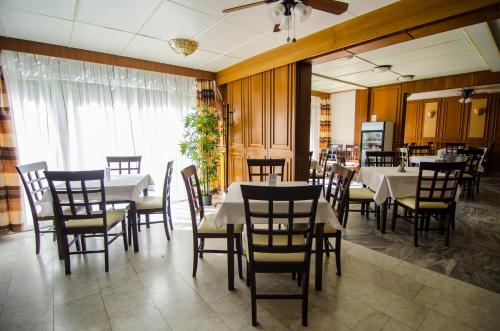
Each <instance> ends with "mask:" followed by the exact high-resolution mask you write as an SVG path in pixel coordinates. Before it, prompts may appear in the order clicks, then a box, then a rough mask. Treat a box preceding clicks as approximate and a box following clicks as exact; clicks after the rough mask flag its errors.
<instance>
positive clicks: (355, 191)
mask: <svg viewBox="0 0 500 331" xmlns="http://www.w3.org/2000/svg"><path fill="white" fill-rule="evenodd" d="M374 195H375V192H373V191H372V190H370V189H369V188H366V187H360V188H351V189H349V200H373V196H374Z"/></svg>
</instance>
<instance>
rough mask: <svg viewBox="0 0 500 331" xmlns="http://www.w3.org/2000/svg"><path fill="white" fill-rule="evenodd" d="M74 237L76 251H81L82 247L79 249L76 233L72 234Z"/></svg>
mask: <svg viewBox="0 0 500 331" xmlns="http://www.w3.org/2000/svg"><path fill="white" fill-rule="evenodd" d="M74 238H75V247H76V250H77V251H78V252H81V251H82V249H81V247H80V240H79V238H78V235H74Z"/></svg>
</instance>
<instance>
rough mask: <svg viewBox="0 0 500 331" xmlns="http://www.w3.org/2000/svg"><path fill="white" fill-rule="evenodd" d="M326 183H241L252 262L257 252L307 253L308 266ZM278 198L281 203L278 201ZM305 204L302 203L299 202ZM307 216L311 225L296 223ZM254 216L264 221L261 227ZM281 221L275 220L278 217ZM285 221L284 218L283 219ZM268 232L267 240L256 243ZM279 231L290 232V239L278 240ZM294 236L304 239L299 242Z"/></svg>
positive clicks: (306, 261)
mask: <svg viewBox="0 0 500 331" xmlns="http://www.w3.org/2000/svg"><path fill="white" fill-rule="evenodd" d="M321 190H322V187H321V186H320V185H314V186H312V185H311V186H281V187H280V186H276V187H269V186H251V185H241V193H242V196H243V202H244V206H245V220H246V231H247V240H248V241H247V242H248V254H249V258H250V263H251V264H253V263H254V261H255V259H254V253H276V254H282V253H304V261H303V263H305V264H306V268H308V267H309V261H310V259H311V245H312V239H313V233H314V225H315V223H316V209H317V206H318V199H319V195H320V193H321ZM275 202H276V203H277V204H275ZM297 204H301V205H302V206H300V207H299V206H297ZM299 219H301V220H307V222H308V223H307V227H306V228H303V227H299V226H294V225H296V224H297V223H298V222H297V221H298V220H299ZM254 220H258V221H260V222H261V223H262V222H263V221H265V222H266V225H265V226H263V224H260V226H259V227H258V228H257V227H255V226H254V225H255V224H254ZM276 220H277V221H278V222H275V221H276ZM280 221H281V222H280ZM277 223H286V224H287V225H288V226H286V227H284V228H276V227H275V224H277ZM255 235H259V236H265V244H264V243H255V242H254V236H255ZM276 235H280V236H286V240H282V241H278V240H276V241H275V240H274V237H275V236H276ZM294 236H299V237H300V238H304V237H305V241H304V240H300V242H296V241H294V240H293V238H294Z"/></svg>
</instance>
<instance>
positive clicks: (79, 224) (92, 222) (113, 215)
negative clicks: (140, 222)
mask: <svg viewBox="0 0 500 331" xmlns="http://www.w3.org/2000/svg"><path fill="white" fill-rule="evenodd" d="M125 215H127V211H126V210H107V211H106V220H107V223H108V228H111V227H113V226H114V225H115V224H116V223H118V222H120V221H121V220H122V219H123V218H124V217H125ZM65 224H66V227H67V228H85V227H102V226H103V219H102V217H99V218H89V219H81V220H79V219H76V220H68V221H66V223H65Z"/></svg>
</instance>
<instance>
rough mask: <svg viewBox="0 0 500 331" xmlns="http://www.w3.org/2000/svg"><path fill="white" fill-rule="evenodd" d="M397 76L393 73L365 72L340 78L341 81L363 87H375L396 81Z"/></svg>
mask: <svg viewBox="0 0 500 331" xmlns="http://www.w3.org/2000/svg"><path fill="white" fill-rule="evenodd" d="M397 78H398V75H396V74H395V73H393V72H390V71H386V72H373V71H365V72H361V73H357V74H352V75H347V76H342V80H345V81H346V82H350V83H357V84H360V85H364V86H376V85H382V84H387V83H392V82H395V81H397V80H396V79H397Z"/></svg>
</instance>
